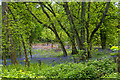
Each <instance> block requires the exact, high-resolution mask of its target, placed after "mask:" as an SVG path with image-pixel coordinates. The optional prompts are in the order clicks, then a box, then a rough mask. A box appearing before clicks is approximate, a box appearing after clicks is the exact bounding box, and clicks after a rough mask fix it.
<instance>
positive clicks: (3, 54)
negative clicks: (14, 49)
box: [2, 43, 6, 65]
mask: <svg viewBox="0 0 120 80" xmlns="http://www.w3.org/2000/svg"><path fill="white" fill-rule="evenodd" d="M3 44H4V43H2V47H3V48H2V57H3V60H4V65H6V55H5V46H4V45H3Z"/></svg>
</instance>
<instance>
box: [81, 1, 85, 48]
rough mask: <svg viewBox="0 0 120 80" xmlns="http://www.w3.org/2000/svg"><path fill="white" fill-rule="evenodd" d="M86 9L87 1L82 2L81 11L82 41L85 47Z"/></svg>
mask: <svg viewBox="0 0 120 80" xmlns="http://www.w3.org/2000/svg"><path fill="white" fill-rule="evenodd" d="M85 9H86V2H82V11H81V19H82V21H81V24H82V25H81V42H82V44H83V47H84V48H85V45H84V43H85Z"/></svg>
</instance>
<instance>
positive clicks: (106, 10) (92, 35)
mask: <svg viewBox="0 0 120 80" xmlns="http://www.w3.org/2000/svg"><path fill="white" fill-rule="evenodd" d="M109 6H110V2H107V6H106V9H105V12H104V13H103V16H102V18H101V20H100V23H99V24H98V25H97V26H96V28H95V29H94V30H93V32H92V34H91V36H90V40H89V42H91V40H92V39H93V37H94V34H95V33H96V31H97V30H98V29H99V28H100V26H101V24H102V23H103V20H104V19H105V16H106V14H107V12H108V9H109Z"/></svg>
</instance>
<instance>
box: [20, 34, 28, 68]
mask: <svg viewBox="0 0 120 80" xmlns="http://www.w3.org/2000/svg"><path fill="white" fill-rule="evenodd" d="M21 39H22V44H23V48H24V53H25V60H26V61H25V62H26V63H27V65H28V67H29V61H28V57H27V51H26V47H25V42H24V39H23V36H22V35H21Z"/></svg>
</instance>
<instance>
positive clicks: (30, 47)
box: [29, 43, 32, 58]
mask: <svg viewBox="0 0 120 80" xmlns="http://www.w3.org/2000/svg"><path fill="white" fill-rule="evenodd" d="M29 44H30V45H29V50H30V51H29V52H30V57H31V58H32V43H29Z"/></svg>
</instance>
